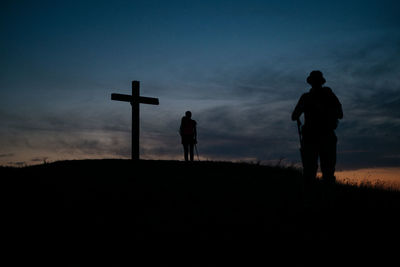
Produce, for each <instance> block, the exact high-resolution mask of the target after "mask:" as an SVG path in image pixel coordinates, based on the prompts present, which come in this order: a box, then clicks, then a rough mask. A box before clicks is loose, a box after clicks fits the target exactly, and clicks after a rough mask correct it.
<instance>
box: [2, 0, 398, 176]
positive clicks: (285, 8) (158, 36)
mask: <svg viewBox="0 0 400 267" xmlns="http://www.w3.org/2000/svg"><path fill="white" fill-rule="evenodd" d="M399 10H400V2H399V1H397V0H394V1H388V0H380V1H368V0H363V1H354V0H346V1H342V0H335V1H313V0H310V1H287V0H278V1H275V0H273V1H268V0H263V1H257V0H245V1H235V0H231V1H227V0H220V1H218V0H212V1H211V0H210V1H209V0H202V1H196V0H192V1H173V0H171V1H152V0H145V1H120V0H113V1H85V0H80V1H75V0H69V1H41V0H37V1H23V0H15V1H1V4H0V36H1V39H0V62H1V63H0V165H30V164H35V163H42V162H45V161H56V160H63V159H85V158H129V157H130V131H131V129H130V126H131V121H130V120H131V113H130V112H131V111H130V109H131V108H130V105H129V104H128V103H125V102H117V101H111V99H110V97H111V93H121V94H130V93H131V81H132V80H139V81H140V83H141V94H142V95H143V96H150V97H157V98H159V100H160V105H159V106H153V105H141V107H140V108H141V122H140V123H141V133H140V134H141V137H140V138H141V139H140V142H141V145H140V154H141V158H144V159H179V160H182V159H183V155H182V154H183V153H182V147H181V144H180V137H179V135H178V129H179V124H180V119H181V117H182V116H183V115H184V113H185V111H187V110H190V111H191V112H192V114H193V119H195V120H196V121H197V123H198V152H199V155H200V157H201V159H203V160H230V161H252V162H261V163H265V164H276V163H279V162H281V163H286V164H298V163H299V162H300V156H299V150H298V149H299V142H298V140H299V139H298V135H297V128H296V123H294V122H292V121H291V120H290V115H291V112H292V111H293V109H294V106H295V105H296V103H297V101H298V99H299V97H300V96H301V95H302V94H303V93H305V92H307V91H308V90H309V89H310V86H309V85H308V84H307V83H306V78H307V76H308V74H309V73H310V72H311V71H312V70H321V71H322V72H323V73H324V76H325V79H326V80H327V83H326V86H329V87H331V88H332V90H333V91H334V93H335V94H336V95H337V96H338V98H339V100H340V101H341V103H342V105H343V110H344V118H343V120H341V122H340V123H339V126H338V129H337V131H336V133H337V135H338V140H339V142H338V163H337V169H338V170H353V169H366V168H377V167H379V168H384V167H390V168H392V169H393V168H396V167H400V75H399V73H400V18H399V16H398V11H399ZM398 174H399V176H400V169H398Z"/></svg>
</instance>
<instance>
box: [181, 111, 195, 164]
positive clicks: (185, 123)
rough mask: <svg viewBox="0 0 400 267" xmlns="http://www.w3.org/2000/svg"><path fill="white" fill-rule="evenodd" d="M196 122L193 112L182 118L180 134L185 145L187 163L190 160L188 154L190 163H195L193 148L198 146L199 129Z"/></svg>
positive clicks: (188, 112)
mask: <svg viewBox="0 0 400 267" xmlns="http://www.w3.org/2000/svg"><path fill="white" fill-rule="evenodd" d="M196 125H197V123H196V121H195V120H192V112H190V111H186V112H185V116H184V117H182V120H181V126H180V128H179V134H180V135H181V141H182V145H183V152H184V157H185V161H188V160H189V157H188V154H189V153H190V161H193V158H194V155H193V148H194V145H195V144H197V129H196Z"/></svg>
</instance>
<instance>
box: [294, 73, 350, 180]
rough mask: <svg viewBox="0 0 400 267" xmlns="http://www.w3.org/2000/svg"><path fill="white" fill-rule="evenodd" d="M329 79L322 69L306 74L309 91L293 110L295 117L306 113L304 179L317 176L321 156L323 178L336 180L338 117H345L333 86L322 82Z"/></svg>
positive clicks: (311, 178)
mask: <svg viewBox="0 0 400 267" xmlns="http://www.w3.org/2000/svg"><path fill="white" fill-rule="evenodd" d="M325 82H326V80H325V78H324V77H323V74H322V72H321V71H318V70H314V71H312V72H311V73H310V75H309V76H308V77H307V83H309V84H310V85H311V89H310V91H309V92H307V93H304V94H303V95H302V96H301V97H300V99H299V101H298V103H297V105H296V107H295V109H294V111H293V113H292V120H294V121H296V120H299V118H300V116H301V114H303V113H304V125H303V126H302V130H301V133H302V143H303V148H302V149H303V152H302V157H303V176H304V179H305V182H310V181H312V180H314V179H315V178H316V175H317V170H318V158H319V161H320V166H321V172H322V179H323V180H324V181H325V182H333V183H334V182H335V180H336V178H335V165H336V144H337V137H336V134H335V129H336V128H337V126H338V120H339V119H342V118H343V110H342V105H341V103H340V101H339V99H338V98H337V96H336V95H335V94H334V93H333V92H332V90H331V88H329V87H326V86H323V85H324V84H325Z"/></svg>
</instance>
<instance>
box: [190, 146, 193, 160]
mask: <svg viewBox="0 0 400 267" xmlns="http://www.w3.org/2000/svg"><path fill="white" fill-rule="evenodd" d="M193 148H194V144H193V143H191V144H190V161H193V160H194V153H193Z"/></svg>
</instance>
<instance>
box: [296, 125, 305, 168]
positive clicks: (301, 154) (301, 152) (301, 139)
mask: <svg viewBox="0 0 400 267" xmlns="http://www.w3.org/2000/svg"><path fill="white" fill-rule="evenodd" d="M297 131H298V133H299V141H300V157H301V164H303V168H304V155H303V154H304V147H303V136H302V132H301V121H300V118H298V119H297Z"/></svg>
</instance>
